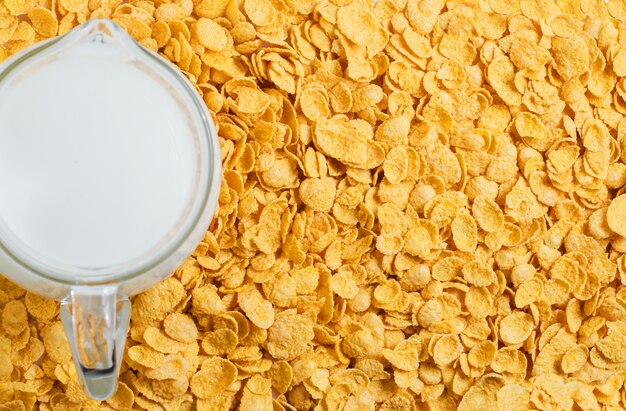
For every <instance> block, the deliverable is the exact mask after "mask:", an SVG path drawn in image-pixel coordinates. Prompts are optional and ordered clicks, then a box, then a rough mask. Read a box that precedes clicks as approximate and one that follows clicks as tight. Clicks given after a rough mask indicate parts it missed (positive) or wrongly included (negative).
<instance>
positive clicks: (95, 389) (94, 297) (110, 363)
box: [61, 285, 130, 400]
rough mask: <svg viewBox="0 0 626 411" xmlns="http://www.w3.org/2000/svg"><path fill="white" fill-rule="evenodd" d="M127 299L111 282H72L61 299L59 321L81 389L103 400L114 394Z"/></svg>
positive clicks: (126, 330) (122, 340)
mask: <svg viewBox="0 0 626 411" xmlns="http://www.w3.org/2000/svg"><path fill="white" fill-rule="evenodd" d="M129 320H130V301H129V300H128V298H126V297H123V298H119V297H118V293H117V287H115V286H108V285H107V286H74V287H72V290H71V292H70V295H69V297H68V298H67V299H66V300H65V301H63V302H62V303H61V321H62V322H63V326H64V328H65V333H66V334H67V339H68V342H69V345H70V349H71V351H72V356H73V357H74V364H75V365H76V373H77V374H78V378H79V379H80V381H81V383H82V385H83V387H84V388H85V391H86V392H87V393H88V394H89V395H90V396H91V397H92V398H94V399H97V400H104V399H107V398H109V397H111V396H112V395H113V394H115V391H116V389H117V378H118V373H119V369H120V364H121V362H122V355H123V352H124V345H125V343H126V334H127V332H128V323H129Z"/></svg>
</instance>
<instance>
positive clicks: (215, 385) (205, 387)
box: [189, 357, 237, 399]
mask: <svg viewBox="0 0 626 411" xmlns="http://www.w3.org/2000/svg"><path fill="white" fill-rule="evenodd" d="M236 378H237V367H236V366H235V365H234V364H233V363H232V362H230V361H229V360H226V359H223V358H220V357H211V358H209V359H207V360H205V361H204V362H203V363H202V369H201V370H200V371H198V372H197V373H195V374H194V375H193V377H191V380H190V381H189V388H190V389H191V392H192V394H194V395H196V396H197V397H198V398H203V399H207V398H210V397H211V396H214V395H218V394H221V393H223V392H225V391H226V389H227V388H228V387H229V386H230V385H231V384H232V383H233V382H235V380H236Z"/></svg>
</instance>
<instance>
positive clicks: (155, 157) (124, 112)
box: [0, 52, 198, 275]
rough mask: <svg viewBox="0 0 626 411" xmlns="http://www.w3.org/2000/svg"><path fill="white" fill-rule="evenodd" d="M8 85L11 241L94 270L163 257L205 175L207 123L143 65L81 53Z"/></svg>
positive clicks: (4, 212) (5, 125)
mask: <svg viewBox="0 0 626 411" xmlns="http://www.w3.org/2000/svg"><path fill="white" fill-rule="evenodd" d="M8 83H9V85H10V87H7V86H3V85H2V84H0V87H5V90H2V91H3V92H4V94H3V98H2V99H0V235H1V236H2V241H3V242H4V243H5V244H6V245H7V246H8V247H9V248H11V247H17V248H20V249H22V250H25V252H26V253H28V254H29V255H32V256H33V257H36V258H38V259H39V260H40V261H42V262H44V263H46V264H52V265H55V264H62V265H64V266H72V267H80V268H89V269H91V268H103V267H108V266H112V265H116V264H122V263H125V262H128V261H130V260H134V259H139V258H142V257H145V256H146V254H150V253H154V252H157V251H158V248H159V245H160V244H163V243H164V241H165V239H168V238H170V237H171V236H172V235H173V233H175V231H176V228H177V227H178V226H179V225H180V223H181V221H182V220H183V218H184V217H185V215H186V213H188V212H189V208H190V207H191V205H190V197H192V195H193V192H194V190H196V189H197V186H196V185H195V184H197V181H196V180H197V173H198V158H197V156H198V154H197V151H196V147H195V146H194V144H196V143H195V142H196V141H197V140H196V138H197V133H198V130H196V128H195V127H196V126H190V124H189V122H188V121H187V120H188V117H187V116H188V113H187V112H186V111H185V109H183V108H182V106H181V105H180V104H179V102H178V101H177V100H176V99H175V98H174V97H173V95H172V94H170V91H171V90H170V91H168V90H167V88H166V87H164V86H163V82H162V79H160V78H159V77H158V76H155V75H154V74H148V73H147V72H146V71H145V68H144V67H142V65H141V64H140V63H137V64H136V65H132V64H126V63H125V62H121V61H119V59H107V58H102V57H101V58H96V59H88V58H84V56H81V55H80V52H77V53H76V55H75V56H73V57H70V58H68V57H66V58H61V59H55V60H52V61H47V62H46V64H42V65H39V66H38V67H34V68H32V69H29V70H28V71H27V72H26V73H24V74H20V76H19V77H16V78H13V79H10V80H9V82H8ZM81 272H83V271H81ZM81 275H88V273H87V274H85V272H83V274H81Z"/></svg>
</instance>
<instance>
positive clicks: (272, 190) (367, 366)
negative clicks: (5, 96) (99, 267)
mask: <svg viewBox="0 0 626 411" xmlns="http://www.w3.org/2000/svg"><path fill="white" fill-rule="evenodd" d="M96 17H98V18H102V17H107V18H112V19H113V20H115V21H116V22H117V23H118V24H120V25H121V26H122V27H124V28H125V29H127V30H128V31H129V32H130V33H131V35H132V36H133V37H135V38H136V39H137V40H138V41H139V42H140V43H141V44H143V45H144V46H145V47H148V48H150V49H152V50H155V51H158V52H159V53H161V54H162V55H164V56H165V57H166V58H168V59H169V60H171V61H172V62H174V63H175V64H176V65H177V66H178V67H179V68H180V69H181V70H182V71H183V72H184V73H185V75H186V76H187V77H188V78H189V79H190V80H191V81H192V82H193V83H194V84H195V85H196V87H197V89H198V92H199V93H200V94H201V95H202V96H203V99H204V101H205V103H206V105H207V107H208V108H209V109H210V110H211V112H212V114H213V115H214V118H215V121H216V124H217V126H218V129H219V136H220V143H221V147H222V157H223V159H222V160H223V167H224V179H223V182H222V191H221V194H220V199H219V201H220V207H219V212H218V214H217V217H216V219H215V221H214V222H213V224H212V225H211V228H210V230H209V232H207V234H206V236H205V238H204V241H203V242H202V243H200V245H199V246H198V248H197V250H196V251H195V253H194V255H193V256H192V257H191V258H189V259H188V260H187V261H186V262H185V263H184V264H183V266H182V267H180V268H179V269H178V270H177V271H176V272H175V273H174V275H173V276H172V277H170V278H168V279H166V280H165V281H163V282H162V283H161V284H160V285H158V286H157V287H155V288H153V289H151V290H148V291H147V292H145V293H144V294H142V295H139V296H137V297H136V298H135V299H134V301H133V315H132V324H131V330H130V335H129V341H128V347H127V352H126V354H125V363H124V365H123V368H122V373H121V381H122V383H121V384H120V386H119V389H118V392H117V394H116V395H115V396H114V397H113V398H111V399H109V400H107V401H106V402H102V403H98V402H95V401H92V400H90V399H88V398H86V396H85V394H84V393H83V392H82V390H81V389H80V386H79V385H78V383H77V380H76V371H75V369H74V365H73V363H72V362H71V360H70V352H69V349H68V346H67V342H66V340H65V335H64V333H63V328H62V326H61V323H60V322H59V318H58V307H57V303H55V302H53V301H48V300H45V299H42V298H40V297H38V296H35V295H32V294H30V293H27V292H25V291H24V290H21V289H19V288H17V287H15V286H13V285H12V284H10V283H9V282H8V281H6V280H2V279H0V308H1V318H0V320H1V327H0V404H2V405H0V410H31V409H38V410H46V411H47V410H55V411H56V410H79V409H81V408H82V409H85V410H96V409H98V410H100V409H114V410H128V409H137V410H139V409H145V410H192V409H193V410H196V409H197V410H228V409H235V408H237V409H240V410H255V411H256V410H294V409H297V410H308V409H315V410H342V409H343V410H374V409H376V410H384V411H390V410H417V409H431V410H453V409H460V410H477V409H481V410H491V409H493V410H506V411H513V410H525V409H539V410H556V409H564V410H569V409H583V410H596V409H601V408H602V409H609V410H610V409H614V410H617V409H624V408H625V407H626V394H625V392H626V391H625V390H624V387H623V384H624V379H625V378H626V322H625V321H624V320H625V314H626V289H625V288H624V285H623V284H624V282H626V257H624V255H623V253H625V252H626V194H625V192H626V185H625V184H626V121H624V114H626V79H625V78H624V76H626V25H625V23H626V2H624V1H621V0H609V1H608V4H607V3H606V2H604V1H602V0H449V1H445V0H380V1H378V2H377V3H376V5H374V4H373V3H372V2H371V1H365V0H354V1H350V0H319V1H314V0H240V1H236V0H193V1H192V0H173V1H170V0H157V1H142V0H138V1H132V2H121V1H119V0H89V1H84V0H3V1H0V44H4V45H3V46H2V47H0V60H3V59H4V58H6V57H7V56H9V55H11V54H13V53H15V52H17V51H19V50H20V49H22V48H24V47H26V46H28V45H30V44H33V43H34V42H36V41H40V40H43V39H45V38H48V37H51V36H56V35H60V34H63V33H65V32H67V31H68V30H70V29H71V28H73V27H74V26H76V25H78V24H79V23H82V22H84V21H85V20H87V19H89V18H96Z"/></svg>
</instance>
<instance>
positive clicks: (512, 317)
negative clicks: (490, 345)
mask: <svg viewBox="0 0 626 411" xmlns="http://www.w3.org/2000/svg"><path fill="white" fill-rule="evenodd" d="M534 327H535V324H534V322H533V318H532V317H531V316H530V315H529V314H526V313H524V312H521V311H514V312H513V313H511V314H509V315H507V316H506V317H504V318H503V319H502V321H501V322H500V339H501V340H502V341H503V342H504V343H505V344H509V345H515V344H520V343H522V342H524V341H525V340H526V339H527V338H528V337H529V336H530V333H531V332H532V330H533V328H534Z"/></svg>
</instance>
